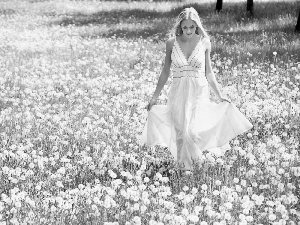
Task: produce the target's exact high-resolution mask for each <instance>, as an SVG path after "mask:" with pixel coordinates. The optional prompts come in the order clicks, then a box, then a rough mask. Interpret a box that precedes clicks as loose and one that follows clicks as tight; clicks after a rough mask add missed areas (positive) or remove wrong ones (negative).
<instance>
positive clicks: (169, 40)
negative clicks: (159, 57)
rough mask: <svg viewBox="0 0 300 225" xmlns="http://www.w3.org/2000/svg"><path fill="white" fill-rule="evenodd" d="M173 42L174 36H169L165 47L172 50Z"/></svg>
mask: <svg viewBox="0 0 300 225" xmlns="http://www.w3.org/2000/svg"><path fill="white" fill-rule="evenodd" d="M174 42H175V37H171V38H169V39H168V40H167V41H166V48H167V49H169V50H172V48H173V45H174Z"/></svg>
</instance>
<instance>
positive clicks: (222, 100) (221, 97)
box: [219, 95, 231, 103]
mask: <svg viewBox="0 0 300 225" xmlns="http://www.w3.org/2000/svg"><path fill="white" fill-rule="evenodd" d="M219 99H220V101H221V102H224V101H226V102H229V103H231V101H230V100H229V99H228V98H226V97H224V96H222V95H221V96H219Z"/></svg>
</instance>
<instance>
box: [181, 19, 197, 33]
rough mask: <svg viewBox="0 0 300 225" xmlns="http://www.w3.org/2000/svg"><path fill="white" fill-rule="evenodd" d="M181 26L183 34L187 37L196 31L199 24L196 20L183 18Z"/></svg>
mask: <svg viewBox="0 0 300 225" xmlns="http://www.w3.org/2000/svg"><path fill="white" fill-rule="evenodd" d="M180 27H181V29H182V32H183V35H184V36H185V37H186V38H191V37H193V36H194V34H195V33H196V29H197V24H196V22H195V21H194V20H190V19H185V20H182V22H181V24H180Z"/></svg>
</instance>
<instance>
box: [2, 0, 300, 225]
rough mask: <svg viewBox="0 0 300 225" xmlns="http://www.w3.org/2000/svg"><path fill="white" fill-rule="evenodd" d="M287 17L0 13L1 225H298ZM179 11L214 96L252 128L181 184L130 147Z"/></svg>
mask: <svg viewBox="0 0 300 225" xmlns="http://www.w3.org/2000/svg"><path fill="white" fill-rule="evenodd" d="M224 2H225V1H224ZM297 4H298V3H297V2H293V1H289V2H286V3H282V2H278V1H277V2H271V1H257V2H256V1H255V16H254V18H251V19H249V18H247V15H246V12H243V11H244V4H242V3H238V2H232V3H226V4H225V5H224V9H223V12H221V13H220V14H215V13H214V3H212V2H211V1H203V3H201V4H196V3H195V2H183V1H181V2H180V3H179V2H170V1H168V2H155V1H154V2H153V1H149V2H114V1H110V2H103V1H68V0H57V1H54V0H53V1H47V0H43V1H42V0H41V1H38V0H23V1H16V0H13V1H1V2H0V31H1V32H0V225H8V224H47V225H48V224H72V225H73V224H80V225H82V224H91V225H92V224H93V225H94V224H100V225H116V224H119V225H138V224H150V225H158V224H159V225H161V224H174V225H175V224H186V225H193V224H194V225H196V224H200V225H208V224H209V225H220V224H222V225H224V224H230V225H231V224H241V225H244V224H245V225H246V224H253V225H258V224H261V225H268V224H274V225H281V224H282V225H284V224H288V225H296V224H299V223H300V150H299V149H300V132H299V130H300V91H299V88H300V35H299V34H297V33H294V32H293V27H294V25H295V24H296V19H297V11H296V10H295V8H296V6H297ZM187 5H192V6H194V7H195V8H196V9H197V10H198V12H199V14H200V17H201V18H202V21H203V24H204V27H205V28H206V29H207V30H208V33H209V35H210V36H211V42H212V46H213V49H212V55H211V57H212V63H213V68H214V71H215V74H216V77H217V80H218V82H219V83H220V84H221V86H222V87H221V90H222V92H223V93H224V94H225V95H227V96H228V98H230V99H231V100H232V102H233V103H234V104H235V105H236V106H237V107H238V108H239V110H240V111H241V112H242V113H243V114H244V115H246V117H247V118H248V119H249V120H250V121H251V123H252V124H253V125H254V127H253V129H251V130H250V131H249V132H247V133H244V134H243V135H240V136H238V137H237V138H235V139H234V140H232V141H231V142H230V144H231V146H232V149H231V150H230V151H228V152H226V154H225V156H221V157H219V156H217V155H214V154H213V153H209V152H205V157H206V160H205V161H203V162H202V164H201V165H195V170H194V171H193V172H183V171H181V170H180V168H178V165H177V164H176V163H175V162H174V160H173V159H172V157H171V154H170V153H169V152H168V150H167V149H164V148H162V147H155V148H146V147H145V146H140V144H139V138H140V136H141V132H142V129H143V126H144V124H145V122H146V116H147V111H146V110H145V106H146V105H147V103H148V100H149V98H151V96H152V93H153V91H154V89H155V86H156V83H157V79H158V76H159V74H160V71H161V69H162V65H163V59H164V48H165V41H166V40H167V33H168V29H170V28H171V27H172V25H173V22H174V19H175V16H176V15H177V14H178V13H179V12H180V11H181V9H183V8H184V7H185V6H187ZM171 82H172V78H170V79H169V81H168V82H167V84H166V86H165V88H164V90H163V92H162V94H161V96H160V97H159V103H160V104H165V103H166V99H167V95H168V87H169V84H170V83H171ZM211 100H212V101H216V98H215V96H214V94H213V93H212V94H211Z"/></svg>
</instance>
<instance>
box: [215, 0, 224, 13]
mask: <svg viewBox="0 0 300 225" xmlns="http://www.w3.org/2000/svg"><path fill="white" fill-rule="evenodd" d="M222 5H223V0H217V4H216V11H217V12H220V11H221V10H222Z"/></svg>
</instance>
